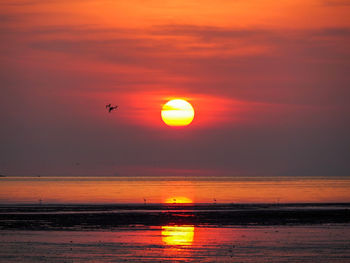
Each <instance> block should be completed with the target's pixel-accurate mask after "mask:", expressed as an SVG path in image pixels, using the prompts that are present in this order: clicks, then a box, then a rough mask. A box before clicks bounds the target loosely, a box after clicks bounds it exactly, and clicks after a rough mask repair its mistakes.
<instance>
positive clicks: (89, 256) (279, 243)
mask: <svg viewBox="0 0 350 263" xmlns="http://www.w3.org/2000/svg"><path fill="white" fill-rule="evenodd" d="M349 236H350V228H349V226H341V225H338V226H311V227H310V226H309V227H305V226H298V227H296V226H294V227H287V226H277V227H263V226H261V227H230V228H223V227H221V228H210V227H195V226H188V225H187V226H161V227H149V228H134V229H131V228H126V229H119V230H116V231H106V232H103V231H0V243H1V248H0V258H1V259H2V262H327V263H328V262H349V261H350V239H349Z"/></svg>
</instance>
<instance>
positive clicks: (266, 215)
mask: <svg viewBox="0 0 350 263" xmlns="http://www.w3.org/2000/svg"><path fill="white" fill-rule="evenodd" d="M346 223H350V204H279V205H276V204H259V205H252V204H241V205H239V204H235V205H232V204H231V205H205V204H202V205H147V206H146V205H33V206H31V205H23V206H20V205H17V206H4V205H3V206H0V229H3V230H5V229H22V230H81V229H83V230H84V229H86V230H90V229H91V230H96V229H98V230H100V229H113V228H118V227H121V226H130V225H144V226H162V225H167V224H180V225H181V224H186V225H196V226H200V225H201V226H203V225H210V226H227V225H229V226H230V225H262V226H265V225H313V224H346Z"/></svg>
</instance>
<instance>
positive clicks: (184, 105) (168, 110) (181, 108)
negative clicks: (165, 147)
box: [161, 99, 194, 126]
mask: <svg viewBox="0 0 350 263" xmlns="http://www.w3.org/2000/svg"><path fill="white" fill-rule="evenodd" d="M161 115H162V120H163V121H164V122H165V124H167V125H168V126H187V125H189V124H190V123H191V122H192V120H193V118H194V109H193V107H192V105H191V104H190V103H188V102H187V101H185V100H182V99H174V100H170V101H168V102H167V103H165V104H164V106H163V108H162V112H161Z"/></svg>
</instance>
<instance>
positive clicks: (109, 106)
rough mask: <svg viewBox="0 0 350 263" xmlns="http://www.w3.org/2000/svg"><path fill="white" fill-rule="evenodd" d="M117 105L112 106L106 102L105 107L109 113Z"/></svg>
mask: <svg viewBox="0 0 350 263" xmlns="http://www.w3.org/2000/svg"><path fill="white" fill-rule="evenodd" d="M118 107H119V106H118V105H116V106H112V104H110V103H109V104H107V105H106V109H108V112H109V113H110V112H111V111H112V110H116V109H117V108H118Z"/></svg>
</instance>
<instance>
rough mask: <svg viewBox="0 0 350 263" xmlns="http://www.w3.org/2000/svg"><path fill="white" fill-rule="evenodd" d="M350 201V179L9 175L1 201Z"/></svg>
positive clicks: (1, 185) (2, 181) (0, 186)
mask: <svg viewBox="0 0 350 263" xmlns="http://www.w3.org/2000/svg"><path fill="white" fill-rule="evenodd" d="M39 202H41V203H44V204H45V203H47V204H49V203H63V204H64V203H67V204H70V203H81V204H84V203H89V204H91V203H96V204H101V203H106V204H111V203H144V202H146V203H164V202H168V203H170V202H176V203H186V202H194V203H213V202H217V203H294V202H296V203H298V202H299V203H303V202H350V177H340V178H339V177H338V178H336V177H335V178H315V177H308V178H305V177H248V178H247V177H245V178H243V177H191V178H188V177H181V176H178V177H3V178H0V204H16V203H17V204H18V203H24V204H37V203H39Z"/></svg>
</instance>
